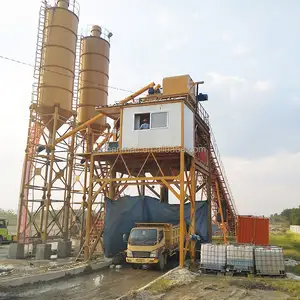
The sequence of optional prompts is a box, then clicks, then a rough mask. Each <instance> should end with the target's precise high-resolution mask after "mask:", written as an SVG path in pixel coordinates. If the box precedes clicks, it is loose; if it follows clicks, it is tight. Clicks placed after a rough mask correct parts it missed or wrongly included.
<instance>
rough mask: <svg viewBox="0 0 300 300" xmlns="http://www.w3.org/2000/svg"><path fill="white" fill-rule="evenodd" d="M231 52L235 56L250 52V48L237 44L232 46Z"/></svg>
mask: <svg viewBox="0 0 300 300" xmlns="http://www.w3.org/2000/svg"><path fill="white" fill-rule="evenodd" d="M232 52H233V54H234V55H236V56H244V55H247V54H249V53H250V52H251V49H250V48H249V47H246V46H245V45H242V44H238V45H236V46H235V47H234V48H233V50H232Z"/></svg>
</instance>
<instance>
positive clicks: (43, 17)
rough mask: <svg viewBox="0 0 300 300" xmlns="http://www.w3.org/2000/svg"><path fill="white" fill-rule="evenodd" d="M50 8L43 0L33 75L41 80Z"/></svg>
mask: <svg viewBox="0 0 300 300" xmlns="http://www.w3.org/2000/svg"><path fill="white" fill-rule="evenodd" d="M47 8H48V5H47V1H45V0H43V1H42V4H41V7H40V14H39V22H38V34H37V42H36V52H35V65H34V73H33V77H34V78H35V79H36V80H39V77H40V70H41V65H42V59H43V44H44V29H45V24H46V10H47Z"/></svg>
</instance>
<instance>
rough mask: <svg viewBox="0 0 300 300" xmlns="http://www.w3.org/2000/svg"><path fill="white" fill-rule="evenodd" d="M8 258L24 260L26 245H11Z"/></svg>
mask: <svg viewBox="0 0 300 300" xmlns="http://www.w3.org/2000/svg"><path fill="white" fill-rule="evenodd" d="M8 258H10V259H24V258H25V253H24V244H19V243H17V244H10V246H9V251H8Z"/></svg>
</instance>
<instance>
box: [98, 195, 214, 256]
mask: <svg viewBox="0 0 300 300" xmlns="http://www.w3.org/2000/svg"><path fill="white" fill-rule="evenodd" d="M105 205H106V215H105V220H104V234H103V241H104V254H105V256H106V257H113V256H115V255H117V254H118V253H120V252H122V251H124V250H125V249H126V246H127V245H126V243H124V242H123V234H124V233H125V234H126V235H127V236H128V235H129V233H130V230H131V229H132V228H133V227H134V224H135V223H139V222H141V223H143V222H144V223H151V222H157V223H171V224H174V225H176V224H179V204H168V203H160V201H159V199H157V198H153V197H149V196H135V197H131V196H126V197H121V198H119V199H118V200H110V199H109V198H106V199H105ZM207 208H208V204H207V201H197V202H196V228H195V231H196V234H197V235H199V236H200V237H201V242H209V240H208V239H209V235H208V226H207V225H208V222H207V218H208V209H207ZM184 216H185V222H186V223H187V225H189V224H190V204H189V203H187V204H185V207H184Z"/></svg>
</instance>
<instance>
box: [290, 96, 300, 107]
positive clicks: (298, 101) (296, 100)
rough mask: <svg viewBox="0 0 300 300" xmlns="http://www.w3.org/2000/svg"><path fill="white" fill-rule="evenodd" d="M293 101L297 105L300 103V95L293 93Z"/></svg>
mask: <svg viewBox="0 0 300 300" xmlns="http://www.w3.org/2000/svg"><path fill="white" fill-rule="evenodd" d="M291 102H292V103H293V104H295V105H300V97H299V96H296V95H293V96H292V98H291Z"/></svg>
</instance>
